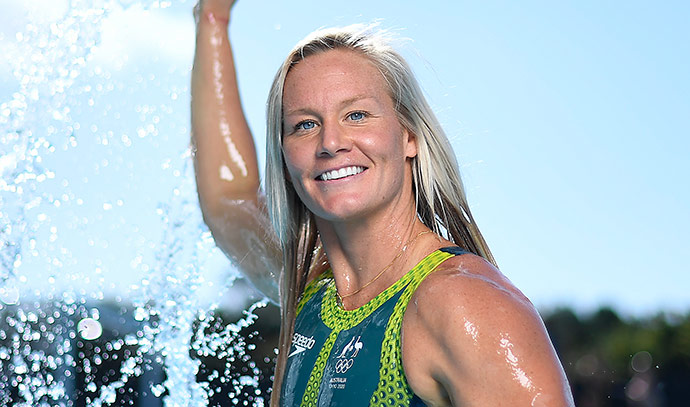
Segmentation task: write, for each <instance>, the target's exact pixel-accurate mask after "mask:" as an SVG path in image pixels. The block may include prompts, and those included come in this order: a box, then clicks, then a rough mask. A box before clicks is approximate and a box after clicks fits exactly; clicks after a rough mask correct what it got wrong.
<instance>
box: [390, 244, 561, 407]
mask: <svg viewBox="0 0 690 407" xmlns="http://www.w3.org/2000/svg"><path fill="white" fill-rule="evenodd" d="M403 365H404V367H405V372H406V375H407V377H408V381H409V382H410V385H411V386H412V387H413V389H414V390H415V392H417V393H418V394H419V395H420V397H422V398H423V399H425V401H427V404H429V405H496V406H500V405H532V406H570V405H572V398H571V396H570V392H569V389H568V387H567V380H566V378H565V375H564V373H563V370H562V367H561V365H560V362H559V361H558V358H557V356H556V354H555V351H554V349H553V347H552V345H551V342H550V340H549V337H548V334H547V333H546V329H545V328H544V324H543V322H542V320H541V317H540V316H539V313H538V312H537V310H536V309H535V307H534V306H533V305H532V303H531V302H530V301H529V299H527V297H526V296H525V295H524V294H522V292H520V290H518V289H517V288H516V287H515V286H514V285H513V284H512V283H511V282H510V280H508V279H507V278H506V277H505V276H504V275H503V274H502V273H501V272H500V271H499V270H498V269H496V268H495V267H494V266H493V265H491V264H490V263H488V262H487V261H486V260H484V259H483V258H481V257H478V256H475V255H471V254H469V255H462V256H455V257H452V258H450V259H448V260H446V261H445V262H444V263H442V264H441V265H440V266H439V267H438V269H437V270H436V271H434V272H433V273H431V274H430V275H429V276H428V277H427V278H426V279H425V280H424V281H423V282H422V283H421V284H420V285H419V288H418V289H417V291H416V292H415V293H414V295H413V297H412V299H411V301H410V303H409V305H408V309H407V311H406V313H405V317H404V321H403ZM523 402H524V404H523Z"/></svg>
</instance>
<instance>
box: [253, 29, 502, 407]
mask: <svg viewBox="0 0 690 407" xmlns="http://www.w3.org/2000/svg"><path fill="white" fill-rule="evenodd" d="M391 40H392V36H391V35H390V33H389V32H387V31H383V30H380V29H378V28H377V27H376V26H375V25H373V26H372V25H368V26H366V25H351V26H347V27H343V28H330V29H323V30H318V31H315V32H313V33H312V34H310V35H309V36H307V37H306V38H305V39H304V40H302V41H301V42H300V43H298V44H297V45H296V46H295V48H294V49H293V50H292V52H290V54H289V56H288V57H287V59H286V60H285V62H284V63H283V65H282V66H281V67H280V69H279V70H278V73H277V74H276V76H275V79H274V80H273V85H272V86H271V90H270V93H269V96H268V102H267V140H266V149H267V156H266V184H265V188H266V195H267V204H268V211H269V215H270V217H271V222H272V223H273V226H274V228H275V230H276V233H277V234H278V237H279V240H280V244H281V246H282V249H283V272H282V273H281V281H280V304H281V314H282V318H281V333H280V342H279V354H278V361H277V364H276V371H275V381H274V387H273V395H274V396H275V397H272V401H271V405H276V406H277V405H278V404H277V403H278V399H279V397H280V390H281V386H282V378H283V375H284V370H285V365H286V362H287V354H288V351H289V346H290V341H291V338H292V335H293V330H294V322H295V314H296V307H297V303H298V300H299V297H300V295H301V294H302V292H303V291H304V286H305V282H306V279H307V274H308V272H309V270H310V268H311V267H312V265H313V264H314V263H315V262H316V261H317V260H318V259H317V258H316V256H317V255H316V253H317V252H318V249H319V248H318V247H317V245H318V244H319V243H318V239H317V235H318V233H317V231H316V226H315V221H314V215H313V214H312V213H311V212H310V211H309V210H308V209H307V207H306V206H305V205H304V204H303V203H302V201H301V200H300V199H299V197H298V196H297V193H296V191H295V189H294V188H293V186H292V184H291V183H289V182H287V181H286V167H285V162H284V158H283V152H282V138H283V87H284V84H285V79H286V77H287V75H288V73H289V72H290V69H291V68H292V67H294V66H295V65H297V64H299V63H300V61H302V60H304V59H306V58H309V56H311V55H315V54H319V53H323V52H328V51H330V50H334V49H337V50H349V51H352V52H355V53H357V54H359V55H361V56H364V57H365V58H367V59H368V60H369V61H370V62H371V63H373V64H374V66H375V67H376V68H377V69H378V70H379V72H380V73H381V75H382V79H383V80H385V81H386V84H387V87H388V89H389V94H390V97H391V98H392V100H393V103H394V105H395V108H396V112H397V115H398V120H399V121H400V123H401V124H402V126H403V127H404V128H406V129H407V130H408V131H409V132H410V133H411V134H413V135H414V137H415V138H416V141H417V155H416V157H414V158H412V173H413V190H414V193H415V202H416V208H417V214H418V216H419V218H420V219H421V221H422V222H423V223H424V224H425V225H426V226H427V227H429V228H430V229H432V230H433V231H434V232H435V233H437V234H438V235H440V236H442V237H444V238H446V239H448V240H450V241H452V242H453V243H454V244H456V245H458V246H460V247H462V248H463V249H465V250H467V251H469V252H472V253H474V254H477V255H479V256H482V257H484V258H485V259H486V260H488V261H489V262H491V263H493V264H495V261H494V259H493V256H492V255H491V252H490V250H489V248H488V246H487V244H486V242H485V241H484V238H483V237H482V234H481V233H480V231H479V229H478V228H477V226H476V223H475V222H474V219H473V218H472V214H471V212H470V208H469V205H468V204H467V199H466V197H465V191H464V188H463V184H462V180H461V178H460V173H459V168H458V163H457V161H456V159H455V155H454V153H453V149H452V147H451V145H450V142H449V141H448V138H447V137H446V135H445V133H444V131H443V129H442V128H441V126H440V124H439V122H438V120H437V118H436V116H435V115H434V113H433V111H432V110H431V108H430V107H429V105H428V103H427V101H426V99H425V97H424V95H423V93H422V90H421V88H420V86H419V84H418V83H417V80H416V79H415V77H414V74H413V73H412V70H411V68H410V67H409V65H408V64H407V62H406V61H405V60H404V59H403V57H402V56H401V55H400V54H398V53H397V52H396V51H395V50H394V49H393V48H392V46H391V45H390V44H391Z"/></svg>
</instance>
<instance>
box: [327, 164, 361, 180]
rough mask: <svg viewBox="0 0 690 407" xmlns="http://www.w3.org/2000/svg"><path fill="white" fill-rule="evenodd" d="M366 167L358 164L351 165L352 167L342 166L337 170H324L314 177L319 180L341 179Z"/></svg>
mask: <svg viewBox="0 0 690 407" xmlns="http://www.w3.org/2000/svg"><path fill="white" fill-rule="evenodd" d="M365 169H366V168H364V167H359V166H353V167H344V168H341V169H339V170H332V171H327V172H324V173H323V174H321V175H319V176H318V177H316V179H318V180H320V181H330V180H334V179H341V178H345V177H349V176H352V175H357V174H359V173H361V172H363V171H364V170H365Z"/></svg>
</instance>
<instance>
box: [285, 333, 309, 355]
mask: <svg viewBox="0 0 690 407" xmlns="http://www.w3.org/2000/svg"><path fill="white" fill-rule="evenodd" d="M314 342H316V341H314V337H313V336H310V337H306V336H304V335H300V334H298V333H297V332H295V334H294V335H293V336H292V346H294V347H295V350H293V351H292V352H291V353H290V354H289V355H288V357H290V356H292V355H296V354H298V353H302V352H304V351H305V350H307V349H311V348H313V347H314Z"/></svg>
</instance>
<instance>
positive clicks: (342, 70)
mask: <svg viewBox="0 0 690 407" xmlns="http://www.w3.org/2000/svg"><path fill="white" fill-rule="evenodd" d="M389 93H390V92H389V89H388V84H387V82H386V80H385V79H384V77H383V75H382V74H381V72H380V71H379V69H378V68H377V67H376V65H374V63H373V62H371V61H370V60H369V59H368V58H367V57H365V56H364V55H362V54H360V53H358V52H355V51H351V50H346V49H334V50H329V51H325V52H321V53H318V54H314V55H310V56H308V57H307V58H305V59H303V60H302V61H300V62H298V63H297V64H295V65H294V66H293V67H292V69H290V72H288V74H287V77H286V79H285V85H284V90H283V104H284V105H285V106H286V107H287V106H291V105H294V104H296V103H297V104H302V103H310V102H311V103H313V102H317V103H318V102H326V101H329V100H332V99H337V98H346V97H351V96H362V95H367V96H371V97H386V98H389Z"/></svg>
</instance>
